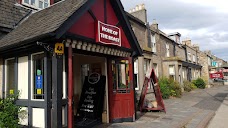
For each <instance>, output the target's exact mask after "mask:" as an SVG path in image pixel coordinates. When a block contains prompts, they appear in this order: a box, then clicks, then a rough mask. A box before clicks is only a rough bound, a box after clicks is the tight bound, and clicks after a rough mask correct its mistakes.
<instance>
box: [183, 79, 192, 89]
mask: <svg viewBox="0 0 228 128" xmlns="http://www.w3.org/2000/svg"><path fill="white" fill-rule="evenodd" d="M183 84H184V91H186V92H190V91H192V87H191V86H192V83H191V82H189V81H187V80H185V81H184V82H183Z"/></svg>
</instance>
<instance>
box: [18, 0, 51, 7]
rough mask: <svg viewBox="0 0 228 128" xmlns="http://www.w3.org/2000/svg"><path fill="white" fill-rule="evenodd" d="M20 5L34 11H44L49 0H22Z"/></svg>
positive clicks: (48, 4)
mask: <svg viewBox="0 0 228 128" xmlns="http://www.w3.org/2000/svg"><path fill="white" fill-rule="evenodd" d="M22 4H23V5H26V6H28V7H32V8H36V9H44V8H47V7H49V6H50V0H22Z"/></svg>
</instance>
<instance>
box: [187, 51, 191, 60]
mask: <svg viewBox="0 0 228 128" xmlns="http://www.w3.org/2000/svg"><path fill="white" fill-rule="evenodd" d="M188 60H189V61H191V53H190V52H188Z"/></svg>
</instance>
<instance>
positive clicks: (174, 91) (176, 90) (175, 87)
mask: <svg viewBox="0 0 228 128" xmlns="http://www.w3.org/2000/svg"><path fill="white" fill-rule="evenodd" d="M169 86H170V89H171V96H174V97H179V98H180V97H181V95H182V91H181V87H180V84H179V83H178V82H176V81H174V80H172V79H169Z"/></svg>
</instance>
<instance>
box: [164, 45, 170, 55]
mask: <svg viewBox="0 0 228 128" xmlns="http://www.w3.org/2000/svg"><path fill="white" fill-rule="evenodd" d="M165 48H166V57H170V54H169V44H168V43H166V44H165Z"/></svg>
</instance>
